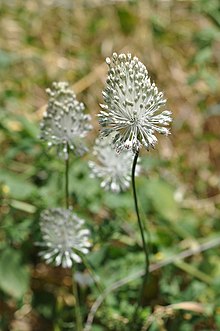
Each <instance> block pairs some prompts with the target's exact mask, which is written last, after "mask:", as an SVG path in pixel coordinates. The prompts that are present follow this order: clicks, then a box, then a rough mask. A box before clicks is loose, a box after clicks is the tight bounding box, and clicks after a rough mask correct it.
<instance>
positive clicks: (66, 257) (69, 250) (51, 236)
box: [38, 208, 91, 268]
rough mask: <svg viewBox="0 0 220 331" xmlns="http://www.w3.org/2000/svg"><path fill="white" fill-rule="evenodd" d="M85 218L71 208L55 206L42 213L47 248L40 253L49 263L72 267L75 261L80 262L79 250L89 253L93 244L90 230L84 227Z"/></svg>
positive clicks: (44, 243) (43, 234)
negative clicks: (90, 238)
mask: <svg viewBox="0 0 220 331" xmlns="http://www.w3.org/2000/svg"><path fill="white" fill-rule="evenodd" d="M83 225H84V220H82V219H80V218H79V217H78V216H77V215H76V214H74V213H73V212H72V211H71V209H62V208H54V209H47V210H45V211H43V212H42V213H41V220H40V229H41V233H42V237H43V242H42V243H38V245H39V246H42V247H44V248H45V250H44V251H42V252H41V253H40V255H41V256H43V258H44V260H46V262H47V263H53V262H54V263H55V265H56V266H59V265H62V267H64V268H71V267H72V265H73V263H74V262H77V263H80V262H81V258H80V256H79V252H81V253H83V254H87V253H88V252H89V250H88V248H89V247H90V246H91V244H90V242H89V240H88V238H89V234H90V232H89V230H88V229H85V228H84V226H83Z"/></svg>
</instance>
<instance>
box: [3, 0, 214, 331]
mask: <svg viewBox="0 0 220 331" xmlns="http://www.w3.org/2000/svg"><path fill="white" fill-rule="evenodd" d="M0 45H1V49H0V77H1V84H0V144H1V153H0V330H1V331H7V330H10V331H42V330H47V331H50V330H55V331H59V330H74V328H73V325H72V320H73V316H74V313H73V312H74V302H75V298H74V296H73V294H72V277H71V271H69V270H65V269H62V268H54V267H53V266H48V265H45V264H44V263H43V262H42V261H41V259H40V258H39V256H38V251H39V248H38V247H36V245H35V242H37V241H39V240H40V231H39V215H40V212H41V211H42V210H43V209H45V208H47V207H57V206H62V205H63V203H64V183H63V173H64V165H63V163H62V161H61V160H58V159H57V158H56V155H55V153H54V152H53V151H51V152H49V153H48V151H47V148H46V146H45V145H44V144H43V143H42V142H40V141H39V139H38V135H39V122H40V120H41V118H42V115H43V112H44V110H45V105H46V103H47V96H46V93H45V88H47V87H49V86H51V83H52V82H53V81H63V80H64V81H68V82H69V83H70V84H71V86H72V87H73V89H74V91H75V92H76V94H77V97H78V99H79V100H80V101H83V102H84V103H85V105H86V109H87V112H88V113H90V114H91V116H92V121H93V125H94V130H93V131H92V132H91V133H90V136H89V138H88V139H87V140H88V141H87V143H88V146H89V147H90V148H92V145H93V142H94V140H95V137H96V136H97V135H98V130H99V126H98V121H97V116H96V114H97V113H98V112H99V103H100V102H102V95H101V91H102V89H103V87H104V84H105V79H106V73H107V66H106V65H105V57H107V56H111V54H112V52H114V51H116V52H118V53H119V52H131V53H132V54H133V55H136V56H138V57H139V59H140V60H141V61H142V62H143V63H144V64H145V65H146V67H147V69H148V71H149V74H150V76H151V77H152V79H153V80H154V81H155V82H156V84H157V85H158V87H159V89H160V90H163V91H164V92H165V96H166V98H167V100H168V107H169V109H170V110H171V111H172V112H173V117H174V121H173V124H172V130H171V131H172V135H171V136H170V137H169V138H165V137H160V139H159V143H158V145H157V148H156V150H155V151H151V152H149V153H148V152H146V151H145V152H143V153H142V155H141V165H142V172H141V175H140V176H139V177H138V178H137V189H138V195H139V198H140V203H141V211H142V217H143V218H144V220H145V224H146V226H147V227H148V231H149V234H150V241H151V262H152V263H154V264H155V263H156V264H158V263H159V262H160V261H162V260H163V259H166V258H168V257H170V256H175V255H176V254H178V253H179V252H181V251H183V250H186V249H189V250H192V254H191V257H189V258H187V259H186V260H184V261H181V260H179V261H178V262H175V263H169V264H168V265H167V266H166V267H164V268H163V269H162V268H159V269H158V270H157V271H155V272H153V273H152V275H151V279H150V282H151V285H150V286H149V288H150V290H149V289H146V295H145V299H144V302H143V305H144V307H145V309H144V310H143V314H145V315H144V318H145V319H146V320H148V321H150V322H149V327H148V328H147V329H146V330H150V331H157V330H158V331H160V330H161V331H164V330H168V331H172V330H173V331H191V330H199V331H200V330H203V331H205V330H219V329H220V299H219V298H220V255H219V253H220V250H219V248H218V247H217V245H216V247H215V248H210V249H207V250H206V251H205V252H203V253H199V254H193V248H195V247H197V248H198V247H200V246H199V245H201V244H202V243H204V242H205V243H206V242H208V243H209V242H210V243H212V240H213V238H216V237H218V236H220V222H219V217H220V212H219V205H220V176H219V175H220V174H219V169H220V140H219V138H220V133H219V132H220V80H219V74H220V72H219V71H220V70H219V69H220V56H219V55H220V12H219V2H218V1H217V0H216V1H215V0H210V1H208V0H194V1H193V0H192V1H190V0H188V1H178V0H176V1H175V0H170V1H169V0H154V1H153V0H152V1H150V0H149V1H147V0H140V1H137V0H136V1H126V0H124V1H119V0H118V1H116V0H115V1H114V0H87V1H86V0H84V1H83V0H81V1H80V0H78V1H77V0H24V1H22V0H20V1H19V0H10V1H7V0H1V1H0ZM91 157H92V156H91V152H90V153H88V154H87V155H86V156H85V157H84V158H83V159H79V158H74V156H73V157H72V158H71V169H70V191H71V201H72V204H73V205H74V210H75V211H76V212H77V213H78V214H79V215H80V216H82V217H83V218H84V219H86V221H87V224H88V226H89V227H90V229H91V232H92V238H93V243H94V247H93V250H92V252H91V254H90V255H89V260H90V263H92V265H93V267H94V269H95V271H96V272H97V274H98V275H99V277H100V278H101V279H102V280H103V283H104V285H105V286H106V287H108V286H110V285H111V284H112V283H114V282H115V281H117V280H119V279H123V278H124V277H125V276H127V275H128V274H132V273H134V272H136V271H138V270H140V269H142V268H143V261H144V257H143V253H142V250H141V248H140V245H139V243H140V237H139V233H138V228H137V224H136V216H135V213H134V209H133V200H132V193H131V191H129V192H126V193H123V194H120V195H119V196H118V195H114V194H112V193H106V192H103V191H102V190H101V189H100V183H99V181H98V180H94V179H92V178H90V177H89V175H90V173H89V169H88V160H89V159H91ZM62 188H63V189H62ZM78 279H79V287H80V298H81V302H82V303H83V305H82V306H83V313H84V316H85V317H86V314H87V313H88V311H89V308H90V307H91V305H92V303H93V302H94V300H95V298H97V296H98V292H97V291H96V289H95V286H94V284H93V283H92V281H91V279H90V276H89V274H88V271H87V270H86V268H85V267H84V266H79V267H78ZM139 285H140V279H138V278H137V279H135V280H134V281H133V282H130V283H129V284H126V285H124V286H123V287H120V288H119V289H118V290H117V291H116V292H114V293H110V294H109V295H108V297H107V299H106V304H105V305H102V306H101V307H100V309H99V310H98V312H97V314H96V318H95V322H94V326H93V330H94V331H107V330H114V331H123V330H127V329H126V323H127V320H128V319H129V317H130V315H131V313H132V311H133V303H134V302H135V299H136V297H137V293H138V288H139ZM191 301H192V302H193V303H194V306H192V304H191V305H190V304H188V305H187V304H185V305H184V304H182V306H181V307H180V308H178V309H176V308H175V305H174V304H175V303H183V302H191ZM168 305H173V306H172V307H173V308H171V312H169V311H167V310H166V309H164V310H163V309H162V310H159V309H158V306H164V307H167V306H168ZM149 316H150V318H151V319H150V320H149Z"/></svg>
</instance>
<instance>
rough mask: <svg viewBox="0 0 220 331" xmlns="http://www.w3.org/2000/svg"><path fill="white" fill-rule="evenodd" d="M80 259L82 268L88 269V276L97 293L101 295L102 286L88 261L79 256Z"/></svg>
mask: <svg viewBox="0 0 220 331" xmlns="http://www.w3.org/2000/svg"><path fill="white" fill-rule="evenodd" d="M80 257H81V259H82V262H83V264H84V266H85V267H86V268H87V269H88V271H89V273H90V275H91V277H92V279H93V281H94V283H95V285H96V287H97V289H98V291H99V293H100V294H101V293H103V291H104V286H103V285H102V284H100V282H99V279H98V277H97V275H96V273H95V271H94V269H93V267H92V266H91V264H90V263H89V261H88V260H87V259H86V257H85V256H84V255H80Z"/></svg>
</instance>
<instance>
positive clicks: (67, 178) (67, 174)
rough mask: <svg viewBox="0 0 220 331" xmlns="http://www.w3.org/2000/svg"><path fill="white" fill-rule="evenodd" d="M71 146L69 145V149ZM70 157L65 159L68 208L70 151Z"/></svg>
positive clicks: (67, 206) (67, 204) (67, 203)
mask: <svg viewBox="0 0 220 331" xmlns="http://www.w3.org/2000/svg"><path fill="white" fill-rule="evenodd" d="M68 149H69V146H68V147H67V150H68ZM67 154H68V158H67V159H66V160H65V198H66V209H69V153H68V152H67Z"/></svg>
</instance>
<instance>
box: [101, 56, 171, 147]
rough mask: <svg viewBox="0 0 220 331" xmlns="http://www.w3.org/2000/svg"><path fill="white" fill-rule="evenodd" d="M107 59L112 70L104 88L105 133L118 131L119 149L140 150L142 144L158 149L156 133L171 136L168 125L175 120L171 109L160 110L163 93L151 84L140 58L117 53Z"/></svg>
mask: <svg viewBox="0 0 220 331" xmlns="http://www.w3.org/2000/svg"><path fill="white" fill-rule="evenodd" d="M106 62H107V64H108V66H109V71H108V78H107V81H106V88H105V90H104V91H103V98H104V101H105V104H102V105H101V108H102V110H101V112H100V114H99V122H100V125H101V134H102V136H108V135H109V134H114V137H113V145H114V148H115V149H116V150H117V151H118V152H120V151H122V150H123V149H129V150H132V151H133V152H134V153H136V152H138V151H139V149H140V148H141V147H142V146H144V147H145V148H146V149H147V150H149V149H150V148H154V146H155V144H156V142H157V138H156V136H155V132H158V133H161V134H164V135H168V134H169V129H168V128H166V127H165V126H167V125H169V123H170V122H171V121H172V119H171V112H170V111H168V110H164V111H162V112H160V108H161V107H162V106H164V105H165V103H166V100H165V99H164V98H163V93H162V92H159V91H158V88H157V87H156V85H155V84H154V83H151V80H150V78H149V76H148V71H147V69H146V67H145V66H144V64H142V63H141V62H140V61H139V60H138V58H137V57H132V56H131V54H127V55H126V54H120V55H117V54H116V53H113V56H112V59H110V58H107V59H106Z"/></svg>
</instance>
